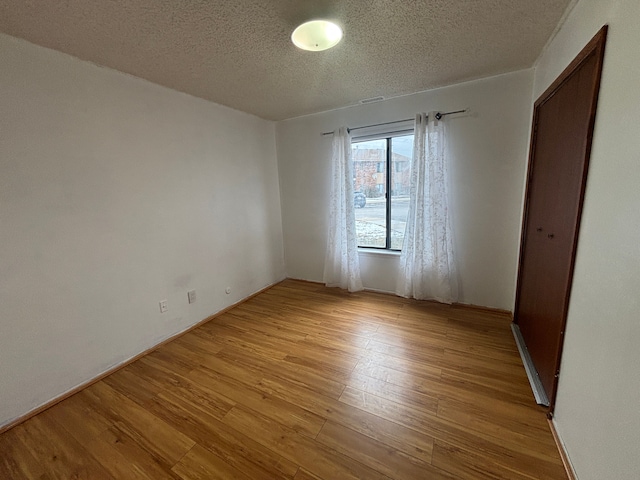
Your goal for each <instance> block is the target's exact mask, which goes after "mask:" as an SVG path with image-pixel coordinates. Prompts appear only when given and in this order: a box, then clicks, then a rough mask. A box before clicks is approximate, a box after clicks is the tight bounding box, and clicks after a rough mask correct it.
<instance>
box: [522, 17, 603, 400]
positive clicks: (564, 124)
mask: <svg viewBox="0 0 640 480" xmlns="http://www.w3.org/2000/svg"><path fill="white" fill-rule="evenodd" d="M605 38H606V27H603V29H602V30H601V31H600V32H599V33H598V34H597V35H596V36H595V37H594V39H593V40H591V42H590V43H589V44H588V45H587V46H586V47H585V49H584V50H583V51H582V52H581V53H580V54H579V55H578V57H577V58H576V59H575V60H574V61H573V62H572V63H571V65H569V67H568V68H567V69H566V70H565V71H564V72H563V73H562V75H561V76H560V77H559V78H558V79H557V80H556V81H555V82H554V83H553V84H552V85H551V87H550V88H549V89H548V90H547V91H546V92H545V93H544V94H543V95H542V96H541V97H540V99H538V101H537V102H536V103H535V106H534V116H533V126H532V128H533V131H532V137H531V153H530V159H529V173H528V180H527V195H526V201H525V215H524V220H523V230H522V243H521V247H520V265H519V270H518V287H517V296H516V308H515V313H514V321H515V323H516V324H517V325H518V326H519V328H520V332H521V334H522V337H523V339H524V342H525V344H526V347H527V350H528V351H529V355H530V357H531V360H532V361H533V365H534V366H535V368H536V370H537V373H538V375H539V378H540V381H541V383H542V385H543V387H544V389H545V392H546V394H547V397H548V398H549V399H550V401H551V407H552V408H553V400H554V398H555V390H556V386H557V380H558V374H559V371H558V369H559V366H560V356H561V352H562V340H563V335H564V328H565V323H566V317H567V308H568V305H569V294H570V290H571V280H572V276H573V266H574V260H575V253H576V247H577V240H578V229H579V226H580V214H581V211H582V200H583V197H584V189H585V183H586V178H587V167H588V163H589V155H590V151H591V138H592V135H593V127H594V119H595V111H596V103H597V98H598V90H599V86H600V73H601V70H602V58H603V52H604V42H605Z"/></svg>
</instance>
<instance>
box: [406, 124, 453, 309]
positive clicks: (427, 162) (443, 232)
mask: <svg viewBox="0 0 640 480" xmlns="http://www.w3.org/2000/svg"><path fill="white" fill-rule="evenodd" d="M435 117H436V112H430V113H429V115H428V116H427V115H426V114H424V113H421V114H419V115H417V116H416V123H415V131H414V146H413V159H412V163H411V190H410V197H409V213H408V215H407V228H406V231H405V237H404V243H403V245H402V253H401V254H400V266H399V272H398V281H397V285H396V293H397V294H398V295H400V296H403V297H410V298H411V297H412V298H417V299H419V300H437V301H439V302H444V303H452V302H455V301H456V300H457V299H458V283H457V276H456V271H455V263H454V258H453V234H452V232H451V222H450V218H449V216H450V215H449V208H448V202H447V162H446V158H445V137H444V135H445V134H444V124H443V122H442V120H437V119H436V118H435Z"/></svg>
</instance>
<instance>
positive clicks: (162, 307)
mask: <svg viewBox="0 0 640 480" xmlns="http://www.w3.org/2000/svg"><path fill="white" fill-rule="evenodd" d="M167 310H169V307H168V305H167V301H166V300H160V313H164V312H166V311H167Z"/></svg>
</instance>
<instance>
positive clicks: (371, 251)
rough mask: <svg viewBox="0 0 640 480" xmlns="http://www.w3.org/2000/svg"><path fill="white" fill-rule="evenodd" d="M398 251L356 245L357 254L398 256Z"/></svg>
mask: <svg viewBox="0 0 640 480" xmlns="http://www.w3.org/2000/svg"><path fill="white" fill-rule="evenodd" d="M400 253H401V252H400V251H399V250H385V249H381V248H364V247H358V254H360V255H367V256H369V255H371V256H374V257H377V256H382V257H399V256H400Z"/></svg>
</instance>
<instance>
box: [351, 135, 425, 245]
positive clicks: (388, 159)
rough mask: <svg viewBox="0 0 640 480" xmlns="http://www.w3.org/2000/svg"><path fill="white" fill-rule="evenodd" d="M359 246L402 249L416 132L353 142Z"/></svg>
mask: <svg viewBox="0 0 640 480" xmlns="http://www.w3.org/2000/svg"><path fill="white" fill-rule="evenodd" d="M351 150H352V158H353V165H354V176H355V177H354V179H353V182H354V191H355V194H354V200H355V202H354V203H355V207H356V212H355V213H356V235H357V238H358V246H359V247H369V248H384V249H389V250H400V249H402V242H403V240H404V231H405V227H406V224H407V212H408V210H409V188H410V178H409V176H410V173H411V158H412V155H413V134H410V135H406V134H404V135H398V136H387V137H384V138H376V139H372V140H371V139H370V140H364V141H357V140H354V141H352V142H351Z"/></svg>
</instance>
